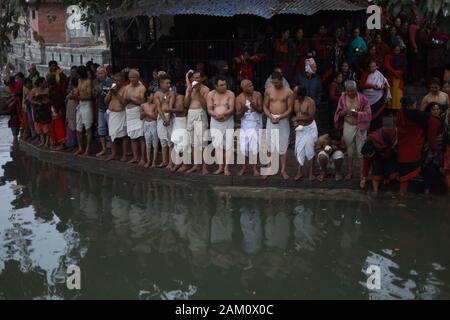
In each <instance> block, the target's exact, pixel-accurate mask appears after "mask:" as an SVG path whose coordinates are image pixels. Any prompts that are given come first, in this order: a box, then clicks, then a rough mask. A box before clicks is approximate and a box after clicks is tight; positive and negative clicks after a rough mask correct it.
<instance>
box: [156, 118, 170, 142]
mask: <svg viewBox="0 0 450 320" xmlns="http://www.w3.org/2000/svg"><path fill="white" fill-rule="evenodd" d="M164 116H165V117H166V119H169V125H168V126H167V127H166V126H165V125H164V121H163V120H162V119H161V117H160V116H159V115H158V120H157V127H158V128H157V132H158V138H159V141H160V142H161V147H172V141H171V140H170V137H171V136H172V126H173V118H172V117H171V114H170V113H164Z"/></svg>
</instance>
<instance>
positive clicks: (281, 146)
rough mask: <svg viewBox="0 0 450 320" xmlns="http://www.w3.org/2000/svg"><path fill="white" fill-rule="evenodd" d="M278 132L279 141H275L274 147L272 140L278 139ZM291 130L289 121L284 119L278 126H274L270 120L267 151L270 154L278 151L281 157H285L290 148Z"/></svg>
mask: <svg viewBox="0 0 450 320" xmlns="http://www.w3.org/2000/svg"><path fill="white" fill-rule="evenodd" d="M276 130H278V140H274V141H273V143H274V145H273V146H272V139H275V137H276ZM290 131H291V128H290V126H289V119H288V118H283V119H281V120H280V122H278V123H277V124H273V123H272V121H270V119H267V125H266V137H267V150H268V151H269V152H271V151H274V150H277V151H278V153H279V154H280V155H285V154H286V152H287V148H288V146H289V133H290Z"/></svg>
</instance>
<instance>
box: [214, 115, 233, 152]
mask: <svg viewBox="0 0 450 320" xmlns="http://www.w3.org/2000/svg"><path fill="white" fill-rule="evenodd" d="M210 132H211V138H212V145H213V147H214V148H216V149H224V150H230V149H231V148H232V147H233V138H234V119H233V116H230V117H229V118H228V119H227V120H225V121H222V122H221V121H217V120H216V119H214V118H211V125H210Z"/></svg>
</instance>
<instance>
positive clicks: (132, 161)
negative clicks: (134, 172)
mask: <svg viewBox="0 0 450 320" xmlns="http://www.w3.org/2000/svg"><path fill="white" fill-rule="evenodd" d="M136 162H138V159H135V158H133V159H131V160H130V161H128V162H127V163H136Z"/></svg>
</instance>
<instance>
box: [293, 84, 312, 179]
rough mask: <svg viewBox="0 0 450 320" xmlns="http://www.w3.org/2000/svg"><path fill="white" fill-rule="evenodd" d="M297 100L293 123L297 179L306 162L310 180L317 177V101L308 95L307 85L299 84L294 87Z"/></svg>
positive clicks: (300, 175)
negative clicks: (315, 168)
mask: <svg viewBox="0 0 450 320" xmlns="http://www.w3.org/2000/svg"><path fill="white" fill-rule="evenodd" d="M294 91H295V102H294V113H295V116H294V118H292V123H293V125H294V128H295V155H296V158H297V161H298V169H297V175H296V176H295V178H294V179H295V180H299V179H300V178H301V177H302V168H303V166H304V165H305V164H307V165H308V166H309V180H310V181H313V180H314V179H315V177H314V174H313V167H314V166H313V161H312V160H313V159H314V156H315V145H316V141H317V136H318V132H317V126H316V121H314V115H315V114H316V103H315V102H314V100H313V99H311V98H310V97H307V96H306V89H305V87H301V86H298V87H296V88H295V89H294Z"/></svg>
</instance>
